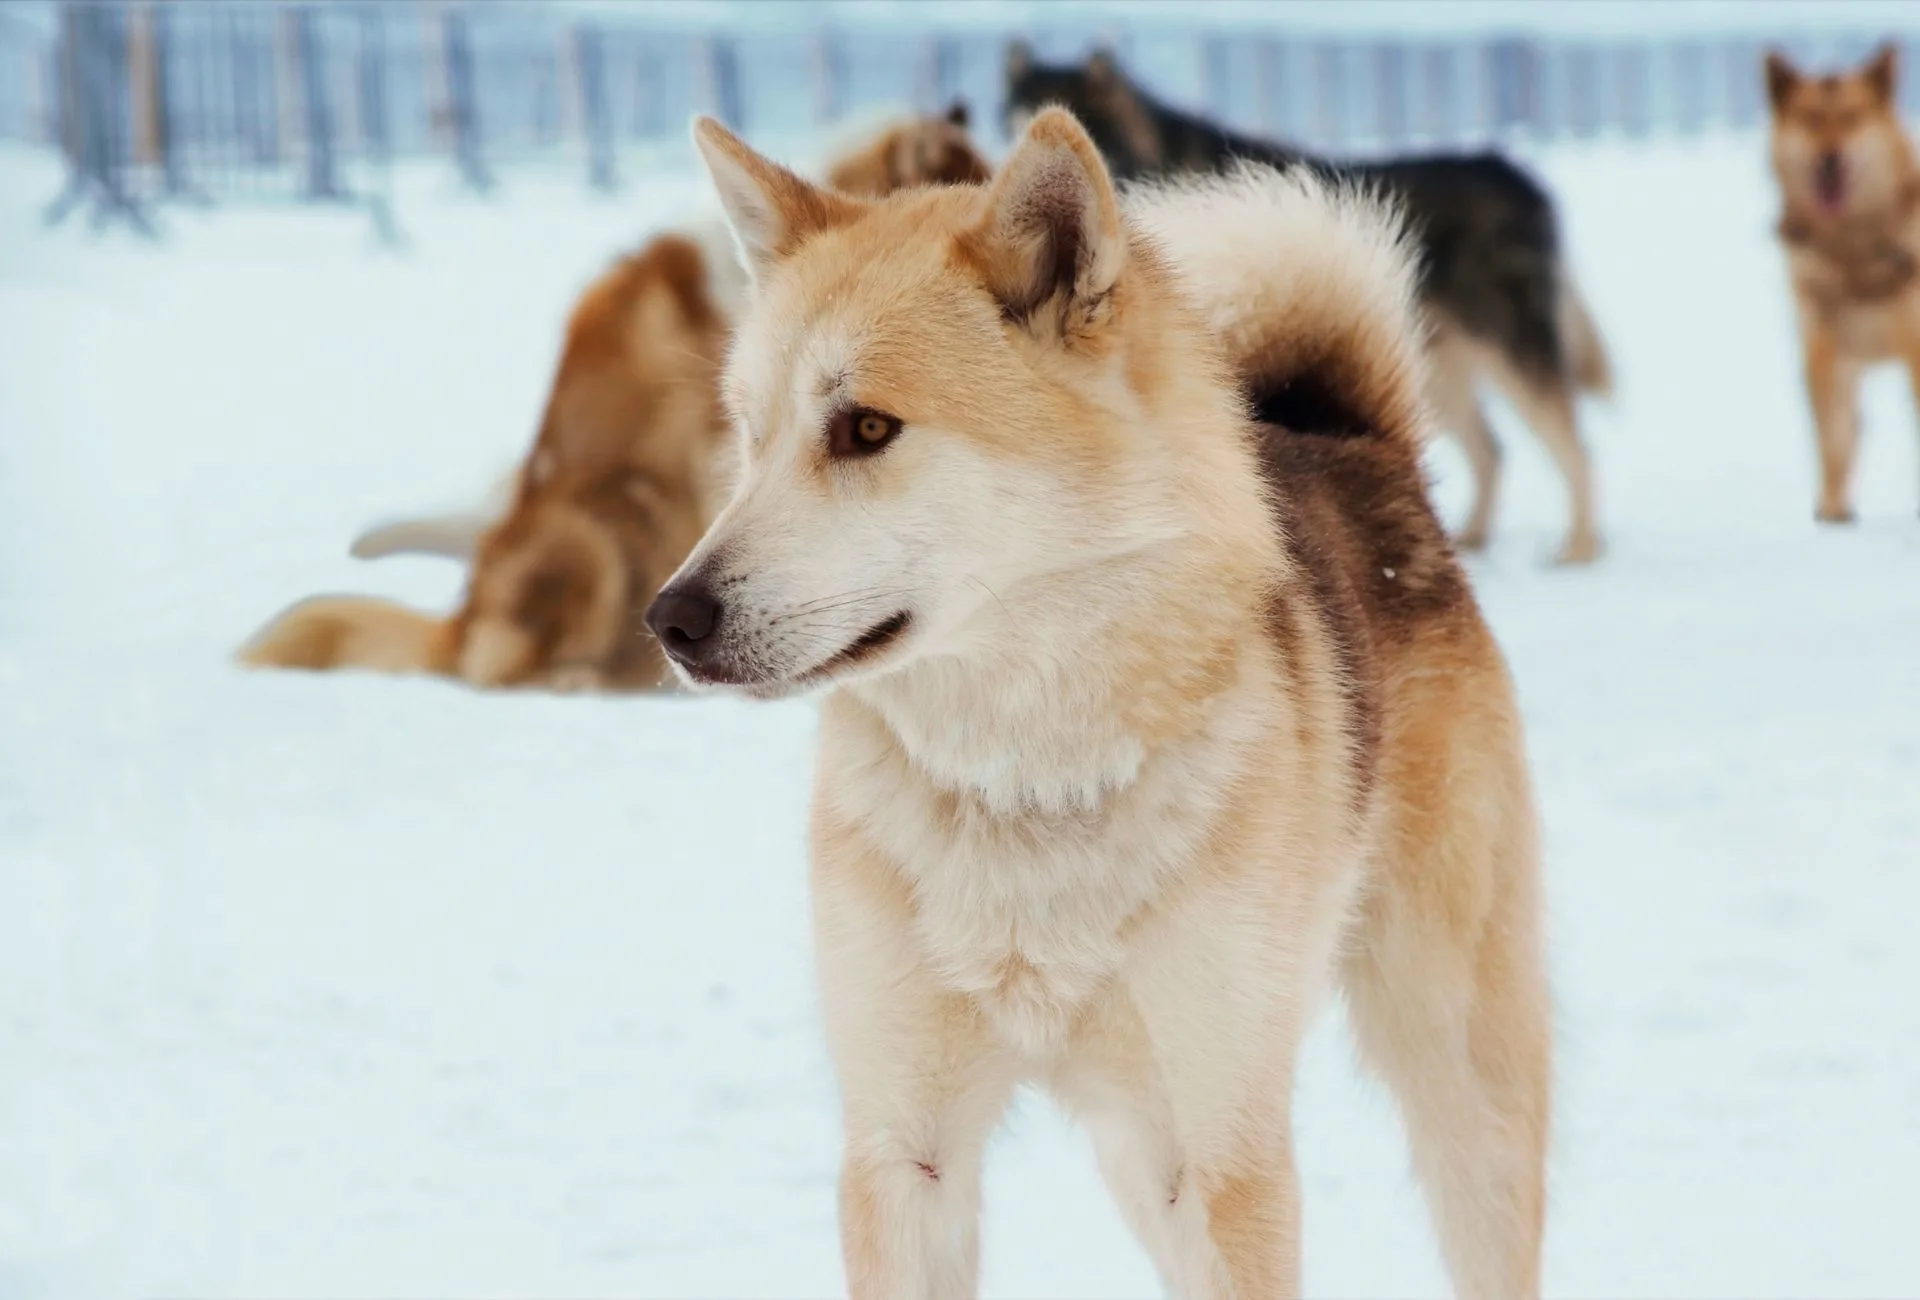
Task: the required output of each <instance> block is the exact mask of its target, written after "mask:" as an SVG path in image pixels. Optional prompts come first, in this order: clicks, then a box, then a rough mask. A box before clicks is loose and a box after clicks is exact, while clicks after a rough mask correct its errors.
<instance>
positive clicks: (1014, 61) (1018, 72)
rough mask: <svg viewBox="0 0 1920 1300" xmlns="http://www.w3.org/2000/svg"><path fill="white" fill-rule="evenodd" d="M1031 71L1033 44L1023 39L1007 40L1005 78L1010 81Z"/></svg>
mask: <svg viewBox="0 0 1920 1300" xmlns="http://www.w3.org/2000/svg"><path fill="white" fill-rule="evenodd" d="M1032 71H1033V46H1031V45H1029V44H1027V43H1026V42H1025V41H1008V42H1007V79H1008V80H1009V81H1012V80H1014V79H1016V78H1019V77H1024V76H1026V75H1027V74H1028V73H1029V72H1032Z"/></svg>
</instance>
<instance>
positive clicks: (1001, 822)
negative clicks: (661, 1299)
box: [648, 110, 1550, 1300]
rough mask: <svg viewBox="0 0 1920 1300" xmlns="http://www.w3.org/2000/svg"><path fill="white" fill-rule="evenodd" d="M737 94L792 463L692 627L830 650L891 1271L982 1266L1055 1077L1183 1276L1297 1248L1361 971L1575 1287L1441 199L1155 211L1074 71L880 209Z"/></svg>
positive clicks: (1437, 1125) (912, 1293)
mask: <svg viewBox="0 0 1920 1300" xmlns="http://www.w3.org/2000/svg"><path fill="white" fill-rule="evenodd" d="M696 139H697V141H698V143H699V145H700V148H701V150H702V153H703V155H704V156H705V157H706V159H707V162H708V166H709V168H710V170H711V171H712V172H713V175H714V178H715V182H716V187H717V189H718V190H719V192H720V194H721V196H722V198H723V200H724V202H725V204H726V206H727V208H728V210H729V213H730V215H731V218H732V220H733V222H734V224H735V228H736V231H737V233H738V234H739V236H740V240H741V244H742V247H743V249H744V250H745V252H746V254H747V257H748V260H749V262H750V265H751V268H752V274H753V277H754V280H755V284H756V289H755V299H754V305H753V306H752V307H751V308H750V310H749V312H748V314H747V315H746V317H745V318H744V319H743V321H742V323H741V325H740V327H739V329H738V331H737V334H736V338H735V343H734V347H733V349H732V352H731V354H730V360H729V363H728V369H727V371H726V374H725V376H724V378H723V381H722V385H723V392H724V394H725V399H726V402H727V406H728V409H729V410H730V411H731V413H732V415H733V417H734V420H735V422H736V423H737V424H738V426H739V428H740V430H741V434H742V440H743V445H744V459H743V468H742V478H741V480H740V482H739V485H738V486H737V487H736V489H735V492H734V495H733V498H732V500H731V501H730V502H729V503H728V505H727V506H726V508H725V509H724V510H723V511H722V513H721V515H720V517H719V519H718V520H717V521H716V522H715V524H714V526H713V528H712V529H711V531H709V533H708V534H707V536H706V537H705V538H704V539H703V540H702V541H701V543H700V545H699V546H698V547H697V548H696V549H695V551H694V552H693V554H692V555H691V556H689V558H688V560H687V562H686V564H685V565H684V566H683V568H682V569H681V571H680V572H679V573H678V574H677V575H676V576H675V578H674V579H673V581H672V582H671V583H670V584H669V585H668V587H667V588H666V589H665V590H664V591H663V592H662V593H661V595H660V597H659V599H658V600H657V601H656V602H655V604H654V606H653V608H652V609H651V610H650V611H649V613H648V621H649V624H650V625H651V626H653V627H654V629H655V631H656V632H657V633H659V634H660V636H661V638H662V642H663V644H664V645H665V646H666V647H667V650H668V653H669V654H670V655H671V656H672V657H673V658H674V660H675V664H676V668H677V669H678V670H679V671H680V672H682V673H683V674H684V675H685V676H686V677H687V678H688V679H689V680H690V681H692V682H694V683H696V684H704V685H725V686H729V687H731V688H733V689H736V690H739V691H743V692H745V693H747V694H750V695H754V696H759V697H775V696H782V695H787V694H791V693H795V692H798V691H803V690H812V689H817V688H826V689H827V690H828V691H829V692H830V693H829V694H828V695H827V697H826V699H825V702H824V711H823V716H822V722H821V743H820V753H819V759H818V768H817V786H816V791H815V798H814V804H813V813H812V831H811V841H812V892H813V905H814V922H815V939H816V946H817V969H818V974H819V978H820V981H821V993H822V1006H823V1010H824V1014H825V1019H826V1029H827V1035H828V1039H829V1042H830V1046H831V1049H832V1053H833V1057H834V1061H835V1065H836V1068H837V1073H838V1076H839V1081H840V1086H841V1093H842V1099H843V1106H844V1128H845V1135H846V1148H845V1160H844V1164H843V1166H842V1172H841V1181H840V1215H841V1229H842V1241H843V1247H844V1251H845V1259H846V1267H847V1273H848V1279H849V1283H850V1286H851V1290H852V1294H853V1295H854V1296H855V1297H859V1298H863V1300H910V1298H926V1297H943V1298H944V1297H961V1296H968V1295H971V1294H973V1293H974V1290H975V1286H976V1278H977V1255H978V1238H977V1229H976V1222H977V1217H978V1213H979V1197H980V1174H981V1158H982V1149H983V1146H984V1144H985V1142H986V1140H987V1137H988V1135H989V1133H990V1132H991V1131H992V1130H993V1129H994V1128H995V1126H996V1125H997V1124H998V1122H999V1120H1000V1118H1001V1115H1002V1113H1003V1111H1004V1109H1005V1107H1006V1105H1007V1103H1008V1100H1009V1098H1010V1096H1011V1094H1012V1092H1013V1090H1014V1089H1015V1088H1016V1086H1018V1085H1019V1084H1021V1083H1023V1082H1026V1081H1037V1082H1039V1083H1041V1084H1043V1085H1044V1086H1046V1087H1048V1088H1049V1089H1051V1090H1052V1092H1053V1093H1054V1094H1055V1095H1056V1096H1057V1097H1059V1098H1060V1099H1061V1101H1062V1102H1063V1103H1064V1104H1065V1105H1066V1106H1067V1107H1068V1108H1069V1109H1070V1110H1071V1111H1072V1112H1073V1113H1074V1114H1076V1115H1077V1116H1079V1117H1080V1118H1081V1119H1082V1120H1084V1121H1085V1123H1086V1124H1087V1126H1088V1127H1089V1129H1090V1130H1091V1132H1092V1135H1093V1137H1094V1140H1095V1143H1096V1145H1097V1148H1098V1151H1099V1155H1100V1162H1101V1166H1102V1168H1103V1170H1104V1172H1105V1174H1106V1176H1107V1178H1108V1180H1109V1183H1110V1185H1111V1186H1112V1188H1113V1191H1114V1193H1115V1195H1116V1196H1117V1197H1118V1199H1119V1202H1120V1204H1121V1206H1122V1207H1123V1208H1124V1210H1125V1213H1126V1216H1127V1218H1128V1220H1129V1222H1130V1223H1131V1224H1132V1226H1133V1227H1134V1229H1135V1230H1136V1231H1137V1233H1138V1234H1139V1236H1140V1238H1141V1240H1142V1242H1143V1243H1144V1244H1145V1246H1146V1248H1147V1249H1148V1250H1149V1251H1150V1252H1151V1254H1152V1256H1153V1258H1154V1259H1155V1260H1156V1261H1157V1262H1158V1265H1159V1267H1160V1270H1161V1272H1162V1274H1163V1275H1164V1278H1165V1280H1166V1283H1167V1285H1168V1286H1169V1287H1170V1288H1171V1289H1172V1290H1173V1291H1174V1292H1175V1293H1177V1294H1179V1295H1182V1296H1189V1297H1222V1298H1224V1297H1238V1298H1239V1300H1252V1298H1253V1297H1272V1296H1282V1295H1293V1294H1296V1293H1297V1292H1298V1289H1299V1285H1300V1263H1299V1216H1300V1205H1299V1196H1298V1190H1297V1184H1296V1174H1295V1166H1294V1158H1293V1151H1292V1140H1291V1134H1290V1118H1289V1098H1290V1094H1291V1092H1292V1083H1293V1071H1294V1067H1295V1059H1296V1053H1297V1049H1298V1046H1299V1043H1300V1040H1301V1036H1302V1034H1303V1033H1304V1032H1305V1030H1306V1028H1307V1026H1308V1023H1309V1021H1310V1018H1311V1017H1312V1015H1313V1014H1314V1012H1315V1010H1316V1008H1317V1007H1319V1006H1320V1004H1321V1002H1322V1000H1323V997H1324V995H1325V993H1326V992H1327V991H1328V986H1329V983H1330V982H1335V983H1337V985H1338V987H1339V988H1340V990H1341V991H1342V992H1344V994H1345V995H1346V998H1347V1000H1348V1003H1349V1005H1350V1007H1351V1011H1352V1020H1353V1024H1354V1028H1355V1030H1356V1032H1357V1036H1358V1039H1359V1043H1360V1046H1361V1048H1362V1051H1363V1055H1364V1057H1365V1059H1366V1060H1367V1061H1368V1062H1369V1063H1370V1064H1371V1065H1372V1066H1373V1067H1374V1068H1375V1069H1377V1070H1378V1071H1379V1072H1380V1074H1381V1075H1382V1076H1383V1077H1384V1078H1385V1079H1386V1081H1387V1082H1388V1083H1389V1084H1390V1085H1391V1087H1392V1089H1393V1091H1394V1093H1395V1095H1396V1097H1397V1098H1398V1100H1399V1103H1400V1108H1401V1112H1402V1114H1403V1115H1404V1117H1405V1120H1406V1124H1407V1129H1408V1132H1409V1134H1410V1137H1411V1140H1412V1147H1413V1152H1414V1163H1415V1167H1416V1169H1417V1170H1418V1172H1419V1175H1420V1178H1421V1180H1422V1182H1423V1184H1424V1185H1425V1189H1426V1192H1427V1194H1428V1196H1429V1198H1430V1200H1431V1204H1432V1207H1433V1211H1434V1217H1435V1221H1436V1223H1437V1225H1438V1229H1439V1233H1440V1238H1441V1241H1442V1244H1443V1247H1444V1252H1445V1256H1446V1259H1447V1262H1448V1265H1449V1267H1450V1269H1451V1271H1452V1274H1453V1278H1454V1281H1455V1285H1456V1287H1457V1290H1458V1292H1459V1294H1461V1295H1463V1296H1474V1297H1513V1296H1526V1295H1532V1294H1535V1293H1536V1292H1537V1289H1538V1275H1539V1252H1540V1238H1541V1231H1542V1221H1543V1209H1544V1187H1543V1177H1544V1154H1545V1149H1546V1144H1547V1129H1548V1116H1549V1086H1550V1079H1549V1075H1550V1046H1549V1040H1550V1024H1549V1005H1548V995H1547V990H1546V985H1545V981H1544V975H1543V969H1542V966H1543V962H1542V953H1541V939H1540V933H1539V926H1540V916H1539V913H1540V899H1539V894H1540V882H1539V878H1538V865H1537V852H1538V851H1537V846H1536V829H1535V822H1534V812H1533V807H1532V800H1531V795H1530V793H1529V778H1528V774H1527V765H1526V761H1525V757H1524V746H1523V743H1522V736H1521V727H1520V719H1519V714H1518V711H1517V708H1516V705H1515V700H1514V694H1513V690H1512V686H1511V684H1510V681H1509V679H1508V675H1507V671H1506V668H1505V666H1504V663H1503V660H1502V657H1501V655H1500V652H1499V649H1498V647H1497V646H1496V644H1495V642H1494V640H1493V637H1492V635H1491V634H1490V632H1489V631H1488V629H1487V627H1486V625H1485V623H1484V622H1483V620H1482V619H1481V617H1480V614H1479V612H1478V610H1477V608H1476V606H1475V602H1474V599H1473V596H1472V593H1471V591H1470V589H1469V586H1468V583H1467V581H1466V579H1465V577H1464V575H1463V573H1462V571H1461V569H1460V567H1459V565H1458V563H1457V562H1456V560H1455V558H1454V556H1453V554H1452V551H1451V547H1450V545H1449V542H1448V540H1447V538H1446V535H1445V533H1444V530H1443V529H1442V528H1441V526H1440V524H1439V521H1438V520H1437V519H1436V518H1435V516H1434V514H1433V512H1432V509H1431V507H1430V505H1429V504H1428V500H1427V496H1426V493H1425V488H1424V484H1423V481H1422V477H1421V468H1420V453H1421V440H1422V438H1423V436H1424V429H1423V424H1424V421H1425V406H1424V403H1423V400H1422V393H1421V383H1422V379H1421V374H1422V367H1423V364H1424V357H1423V353H1422V350H1421V348H1420V345H1419V337H1418V332H1417V330H1418V324H1417V320H1416V306H1415V300H1414V293H1413V288H1412V285H1413V268H1412V264H1411V262H1410V260H1409V259H1408V257H1407V256H1406V255H1405V252H1404V249H1403V246H1402V243H1401V240H1400V235H1399V230H1398V227H1397V226H1396V225H1395V223H1394V221H1393V220H1392V218H1391V217H1390V215H1389V214H1388V213H1387V212H1386V211H1385V210H1383V209H1382V208H1380V207H1378V206H1376V205H1375V204H1374V203H1373V202H1372V201H1370V200H1368V199H1366V198H1364V197H1362V196H1358V195H1354V194H1349V193H1345V192H1336V191H1333V190H1329V189H1327V188H1326V187H1325V186H1324V185H1323V183H1322V182H1321V181H1319V180H1317V179H1316V178H1314V177H1313V176H1312V175H1310V174H1307V173H1301V174H1298V175H1295V176H1292V177H1284V176H1281V175H1278V174H1275V173H1272V172H1269V171H1266V170H1249V171H1245V172H1242V173H1239V174H1237V175H1235V176H1234V177H1232V178H1230V179H1224V180H1218V181H1214V182H1211V183H1200V184H1193V185H1190V186H1186V187H1178V188H1173V189H1168V190H1163V191H1159V192H1146V193H1136V194H1134V195H1132V196H1130V198H1129V201H1128V203H1127V205H1126V207H1125V208H1124V209H1123V208H1122V206H1121V205H1120V203H1119V201H1118V200H1117V199H1116V195H1115V190H1114V187H1113V184H1112V182H1111V179H1110V177H1109V174H1108V172H1107V171H1106V169H1105V167H1104V165H1103V163H1102V161H1101V158H1100V155H1099V154H1098V152H1097V151H1096V149H1095V147H1094V144H1093V142H1092V141H1091V140H1090V139H1089V138H1088V136H1087V134H1086V133H1085V132H1084V131H1083V130H1082V128H1081V127H1080V126H1079V125H1078V124H1077V123H1076V122H1075V121H1074V120H1073V118H1072V117H1071V116H1070V115H1069V114H1067V113H1065V112H1062V111H1059V110H1046V111H1043V112H1042V113H1040V114H1039V115H1038V116H1037V117H1036V118H1035V119H1034V120H1033V122H1032V124H1031V126H1030V127H1029V129H1028V131H1027V133H1026V135H1025V136H1024V138H1023V139H1022V140H1021V141H1020V142H1019V143H1018V144H1017V145H1016V146H1015V148H1014V150H1013V152H1012V154H1011V156H1010V157H1009V158H1008V160H1007V161H1006V162H1005V164H1004V165H1003V166H1002V167H1001V168H1000V169H999V170H998V172H997V174H996V177H995V179H994V180H993V182H992V183H991V184H989V185H987V186H983V187H956V188H951V189H945V190H921V191H915V192H912V193H909V194H905V195H900V196H896V197H894V198H892V199H888V200H885V201H882V202H878V203H861V202H854V201H851V200H848V199H845V198H843V197H840V196H837V195H834V194H831V193H829V192H827V191H824V190H820V189H816V188H815V187H813V186H811V185H809V184H808V183H807V182H805V181H804V180H802V179H800V178H799V177H797V176H795V175H793V174H792V173H790V172H788V171H785V170H784V169H781V168H779V167H778V166H776V165H775V164H773V163H771V162H769V161H767V160H765V159H763V158H760V157H759V156H757V155H756V154H754V153H753V152H752V151H751V150H750V149H748V148H747V146H746V145H745V144H743V143H742V142H740V141H739V140H738V139H736V138H735V137H733V136H732V135H730V134H729V133H728V132H726V131H725V129H724V128H722V127H721V126H719V124H718V123H715V122H712V121H703V122H701V123H700V124H699V125H698V126H697V128H696ZM856 439H857V440H858V441H856Z"/></svg>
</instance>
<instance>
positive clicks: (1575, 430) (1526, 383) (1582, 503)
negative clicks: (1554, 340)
mask: <svg viewBox="0 0 1920 1300" xmlns="http://www.w3.org/2000/svg"><path fill="white" fill-rule="evenodd" d="M1491 373H1492V376H1493V379H1494V382H1495V383H1497V384H1498V385H1499V386H1500V391H1501V392H1503V393H1505V394H1506V396H1507V400H1508V401H1510V402H1512V403H1513V405H1514V408H1515V409H1516V410H1517V411H1518V412H1519V414H1520V418H1521V419H1522V420H1524V421H1526V423H1527V426H1528V427H1529V428H1531V429H1532V430H1533V431H1534V434H1535V435H1536V436H1537V437H1538V438H1539V439H1540V442H1541V444H1542V445H1544V446H1545V447H1546V449H1547V454H1548V455H1550V456H1552V457H1553V463H1554V464H1555V465H1556V466H1558V467H1559V470H1560V475H1561V477H1562V478H1564V479H1565V480H1566V484H1567V505H1568V511H1569V516H1568V522H1567V535H1566V538H1565V540H1564V541H1562V542H1561V544H1560V551H1559V554H1558V555H1556V556H1555V557H1554V560H1555V563H1558V564H1587V563H1590V562H1591V561H1593V560H1596V559H1598V558H1599V556H1600V528H1599V524H1598V522H1597V521H1596V512H1595V508H1594V499H1593V498H1594V486H1593V460H1592V458H1591V457H1590V456H1589V455H1588V454H1587V444H1586V442H1585V441H1584V440H1583V439H1582V438H1581V437H1580V422H1579V418H1578V417H1577V415H1576V414H1575V412H1574V402H1573V386H1572V385H1571V384H1570V383H1569V382H1567V380H1566V379H1565V378H1564V377H1562V376H1557V375H1542V376H1535V375H1528V374H1522V373H1521V372H1520V371H1519V370H1518V369H1517V368H1515V367H1513V366H1512V365H1510V364H1507V363H1505V362H1504V361H1502V362H1498V363H1496V364H1494V365H1493V366H1492V367H1491Z"/></svg>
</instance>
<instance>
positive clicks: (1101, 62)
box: [1086, 45, 1120, 90]
mask: <svg viewBox="0 0 1920 1300" xmlns="http://www.w3.org/2000/svg"><path fill="white" fill-rule="evenodd" d="M1086 71H1087V81H1088V83H1089V84H1090V85H1093V86H1097V87H1099V88H1100V89H1102V90H1104V89H1106V88H1107V87H1109V86H1112V85H1115V84H1117V83H1118V82H1119V81H1120V60H1118V59H1116V58H1115V57H1114V55H1113V51H1112V50H1110V49H1108V48H1107V47H1106V46H1104V45H1096V46H1094V48H1093V53H1091V54H1089V55H1088V56H1087V69H1086Z"/></svg>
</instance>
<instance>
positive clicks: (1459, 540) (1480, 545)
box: [1453, 528, 1487, 553]
mask: <svg viewBox="0 0 1920 1300" xmlns="http://www.w3.org/2000/svg"><path fill="white" fill-rule="evenodd" d="M1453 548H1454V549H1455V550H1456V551H1472V552H1475V553H1478V552H1480V551H1484V550H1486V549H1487V530H1486V529H1484V528H1463V529H1461V530H1460V531H1459V532H1457V533H1455V534H1454V535H1453Z"/></svg>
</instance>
